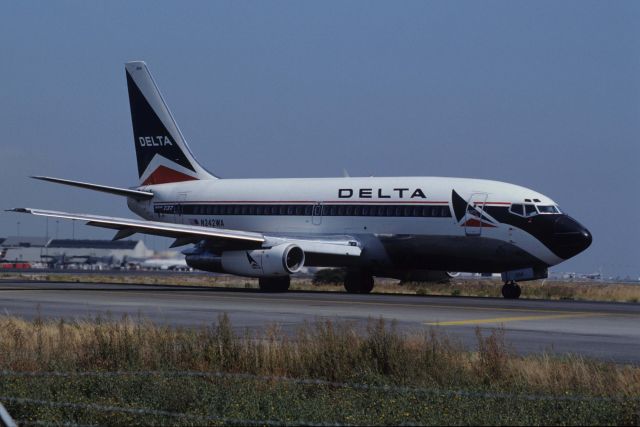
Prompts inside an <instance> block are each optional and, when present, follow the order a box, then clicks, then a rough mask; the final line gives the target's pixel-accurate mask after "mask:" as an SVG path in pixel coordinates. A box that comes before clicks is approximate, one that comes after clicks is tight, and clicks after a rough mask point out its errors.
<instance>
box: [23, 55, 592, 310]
mask: <svg viewBox="0 0 640 427" xmlns="http://www.w3.org/2000/svg"><path fill="white" fill-rule="evenodd" d="M125 71H126V73H125V74H126V79H127V86H128V89H129V102H130V107H131V120H132V124H133V137H134V145H135V152H136V156H137V163H138V176H139V184H138V185H137V186H136V187H133V188H118V187H111V186H105V185H98V184H91V183H87V182H80V181H71V180H67V179H60V178H50V177H44V176H39V177H35V178H37V179H42V180H46V181H52V182H56V183H62V184H67V185H72V186H77V187H82V188H85V189H91V190H96V191H103V192H106V193H111V194H116V195H119V196H124V197H126V198H127V203H128V206H129V208H130V209H131V210H132V211H133V212H135V213H136V214H137V215H139V216H140V217H142V218H143V219H142V220H139V219H138V220H136V219H126V218H115V217H108V216H98V215H89V214H77V213H66V212H57V211H49V210H41V209H31V208H17V209H13V210H14V211H16V212H23V213H29V214H33V215H42V216H48V217H56V218H66V219H71V220H83V221H86V222H87V224H88V225H92V226H97V227H104V228H110V229H114V230H116V231H117V233H116V234H115V236H114V239H121V238H124V237H128V236H130V235H132V234H134V233H146V234H152V235H159V236H166V237H171V238H174V239H175V241H174V243H173V246H182V245H187V244H193V246H192V247H190V248H189V249H186V250H184V251H183V253H184V254H185V255H186V261H187V263H188V264H189V266H191V267H193V268H196V269H200V270H205V271H211V272H223V273H231V274H236V275H241V276H249V277H257V278H259V284H260V288H261V289H263V290H266V291H284V290H287V289H288V288H289V283H290V275H291V274H293V273H296V272H299V271H300V269H301V268H302V267H303V266H332V267H342V268H345V269H346V270H347V274H346V278H345V283H344V286H345V288H346V290H347V291H348V292H353V293H368V292H370V291H371V290H372V288H373V283H374V282H373V277H374V276H379V277H395V278H406V277H411V276H412V275H420V274H428V275H432V276H433V275H435V276H437V275H438V274H440V275H443V276H444V275H446V274H447V272H450V271H467V272H479V273H482V272H484V273H502V278H503V280H504V282H505V284H504V286H503V288H502V294H503V296H504V297H505V298H518V297H519V296H520V292H521V290H520V287H519V285H518V284H517V283H516V281H517V280H520V281H525V280H533V279H539V278H544V277H546V276H547V270H548V267H550V266H553V265H556V264H558V263H560V262H562V261H564V260H566V259H568V258H571V257H573V256H575V255H577V254H578V253H580V252H582V251H584V250H585V249H586V248H587V247H588V246H589V245H590V244H591V239H592V238H591V234H590V233H589V231H588V230H587V229H586V228H585V227H584V226H582V225H581V224H580V223H578V222H577V221H576V220H574V219H573V218H571V217H570V216H568V215H566V214H565V213H563V212H562V211H561V210H560V208H559V207H558V205H557V204H556V203H555V202H554V201H553V200H551V199H550V198H548V197H547V196H544V195H542V194H540V193H538V192H536V191H533V190H530V189H528V188H524V187H520V186H517V185H513V184H508V183H504V182H498V181H489V180H482V179H465V178H438V177H403V178H388V177H387V178H374V177H371V178H356V177H341V178H305V179H220V178H218V177H216V176H215V175H213V174H211V173H209V172H207V170H206V169H205V168H204V167H202V165H201V164H200V163H199V162H198V161H197V160H196V159H195V157H194V155H193V153H192V152H191V150H190V149H189V147H188V146H187V143H186V141H185V139H184V137H183V136H182V133H181V132H180V130H179V128H178V125H177V124H176V122H175V120H174V118H173V116H172V115H171V112H170V111H169V108H168V107H167V104H166V103H165V101H164V99H163V97H162V95H161V94H160V91H159V90H158V87H157V85H156V83H155V81H154V80H153V78H152V77H151V74H150V73H149V70H148V68H147V65H146V64H145V63H144V62H140V61H136V62H129V63H127V64H126V65H125Z"/></svg>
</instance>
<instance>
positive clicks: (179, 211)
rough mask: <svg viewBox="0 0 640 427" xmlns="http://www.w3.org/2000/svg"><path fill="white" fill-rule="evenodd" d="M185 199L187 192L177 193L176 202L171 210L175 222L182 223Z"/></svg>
mask: <svg viewBox="0 0 640 427" xmlns="http://www.w3.org/2000/svg"><path fill="white" fill-rule="evenodd" d="M186 199H187V193H178V198H177V203H176V206H175V208H174V210H173V213H174V217H175V221H174V222H175V223H176V224H184V223H185V219H184V202H185V200H186Z"/></svg>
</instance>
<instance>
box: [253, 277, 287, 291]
mask: <svg viewBox="0 0 640 427" xmlns="http://www.w3.org/2000/svg"><path fill="white" fill-rule="evenodd" d="M290 283H291V277H290V276H283V277H261V278H259V279H258V286H260V290H261V291H263V292H286V291H288V290H289V284H290Z"/></svg>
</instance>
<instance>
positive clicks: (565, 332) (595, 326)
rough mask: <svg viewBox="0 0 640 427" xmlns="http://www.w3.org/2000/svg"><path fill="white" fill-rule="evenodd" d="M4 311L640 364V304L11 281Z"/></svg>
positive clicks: (2, 296)
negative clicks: (327, 327) (388, 336)
mask: <svg viewBox="0 0 640 427" xmlns="http://www.w3.org/2000/svg"><path fill="white" fill-rule="evenodd" d="M0 309H1V310H2V313H4V314H9V315H14V316H20V317H23V318H27V319H33V318H35V317H36V316H38V315H39V316H42V317H45V318H65V319H83V318H84V319H86V318H93V317H96V316H98V315H101V316H111V317H112V318H113V319H119V318H120V317H122V316H123V315H125V314H127V315H129V316H131V317H133V318H138V317H142V318H145V319H149V320H152V321H154V322H157V323H161V324H170V325H175V326H185V327H190V326H202V325H206V324H209V323H211V322H212V321H215V320H216V318H217V316H218V315H219V314H221V313H227V314H228V315H229V317H230V318H231V320H232V322H233V325H234V327H236V328H238V329H239V330H244V329H245V328H249V329H262V328H265V327H267V326H269V325H271V324H274V323H278V324H279V325H281V327H282V328H283V329H284V330H285V331H294V330H295V329H296V327H298V326H299V325H301V324H302V323H304V322H305V321H315V320H318V319H327V318H328V319H336V320H348V321H355V322H360V323H363V324H364V323H366V322H367V320H368V319H370V318H374V319H377V318H380V317H383V318H385V319H388V320H392V319H394V320H395V321H396V322H397V326H398V328H399V329H400V330H403V331H420V330H427V329H428V328H438V329H442V330H444V331H446V333H447V334H448V335H449V336H451V337H454V338H455V339H459V340H461V341H462V342H463V343H464V344H465V345H467V346H469V348H473V347H474V346H475V343H476V338H475V329H476V326H480V327H481V328H482V329H483V330H485V331H488V330H490V329H493V328H500V327H502V328H504V330H505V333H506V339H507V341H508V342H509V343H510V344H511V345H512V347H513V349H514V350H516V351H517V352H521V353H536V352H542V351H547V352H552V353H561V354H562V353H574V354H579V355H583V356H587V357H594V358H599V359H603V360H612V361H616V362H624V363H626V362H631V363H640V328H639V327H638V326H639V325H640V304H626V303H594V302H576V301H546V300H516V301H513V300H503V299H494V298H468V297H435V296H433V297H431V296H408V295H388V294H372V295H351V294H346V293H325V292H287V293H260V292H258V291H255V290H245V289H222V288H218V289H216V288H196V287H182V286H180V287H178V286H148V285H122V284H92V283H55V282H33V281H16V280H7V281H0Z"/></svg>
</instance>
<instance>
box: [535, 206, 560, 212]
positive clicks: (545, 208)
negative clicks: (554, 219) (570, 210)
mask: <svg viewBox="0 0 640 427" xmlns="http://www.w3.org/2000/svg"><path fill="white" fill-rule="evenodd" d="M538 212H540V213H541V214H557V213H560V211H559V210H558V208H556V207H555V206H553V205H551V206H549V205H547V206H541V205H538Z"/></svg>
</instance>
